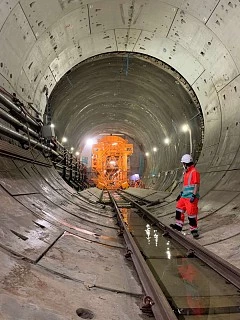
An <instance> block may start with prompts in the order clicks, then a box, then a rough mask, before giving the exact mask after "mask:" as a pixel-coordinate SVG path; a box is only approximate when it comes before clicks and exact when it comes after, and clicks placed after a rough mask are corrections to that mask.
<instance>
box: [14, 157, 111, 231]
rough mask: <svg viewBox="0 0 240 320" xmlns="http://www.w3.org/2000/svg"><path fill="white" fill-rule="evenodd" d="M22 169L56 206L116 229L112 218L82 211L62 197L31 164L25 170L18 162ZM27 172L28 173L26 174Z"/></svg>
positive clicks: (29, 179)
mask: <svg viewBox="0 0 240 320" xmlns="http://www.w3.org/2000/svg"><path fill="white" fill-rule="evenodd" d="M16 162H18V161H16ZM18 165H19V167H20V171H21V172H22V174H23V175H24V176H25V178H26V179H27V181H29V182H30V183H31V184H32V185H33V186H34V187H35V188H36V189H37V190H38V192H39V193H41V194H42V195H43V196H44V197H46V198H47V199H48V200H49V201H51V202H53V203H54V204H55V205H56V206H58V207H60V208H62V209H63V210H65V211H67V212H68V213H70V214H72V215H74V216H77V217H79V218H81V219H82V220H85V221H88V222H92V223H96V224H97V225H100V226H106V227H107V226H108V227H109V228H113V229H114V228H115V229H116V227H114V226H113V223H112V222H113V221H112V219H111V218H110V217H98V216H97V215H96V214H93V213H91V212H90V211H87V210H85V209H81V208H80V207H79V206H77V205H76V204H74V203H72V202H70V201H69V200H67V199H66V198H65V197H63V196H62V195H61V193H59V192H57V191H56V190H54V189H53V188H52V187H51V185H50V184H48V183H47V182H46V181H45V180H44V179H43V178H42V177H41V176H40V175H39V174H38V172H37V170H36V168H35V167H34V166H31V165H29V164H25V166H24V169H25V170H23V166H22V162H18ZM26 170H27V172H28V173H26Z"/></svg>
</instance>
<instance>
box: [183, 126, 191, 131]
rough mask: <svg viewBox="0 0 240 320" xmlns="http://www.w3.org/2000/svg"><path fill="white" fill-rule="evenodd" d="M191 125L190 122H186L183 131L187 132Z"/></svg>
mask: <svg viewBox="0 0 240 320" xmlns="http://www.w3.org/2000/svg"><path fill="white" fill-rule="evenodd" d="M189 129H190V128H189V125H188V124H184V125H183V126H182V131H183V132H187V131H189Z"/></svg>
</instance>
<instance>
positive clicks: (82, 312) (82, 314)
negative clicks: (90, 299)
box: [76, 308, 94, 319]
mask: <svg viewBox="0 0 240 320" xmlns="http://www.w3.org/2000/svg"><path fill="white" fill-rule="evenodd" d="M76 313H77V315H78V316H79V318H82V319H93V318H94V313H93V312H92V311H91V310H88V309H84V308H79V309H77V310H76Z"/></svg>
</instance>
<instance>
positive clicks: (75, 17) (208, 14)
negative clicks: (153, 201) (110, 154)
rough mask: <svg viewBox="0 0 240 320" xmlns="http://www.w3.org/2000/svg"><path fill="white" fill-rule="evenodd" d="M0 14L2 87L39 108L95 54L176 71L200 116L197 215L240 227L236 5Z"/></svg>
mask: <svg viewBox="0 0 240 320" xmlns="http://www.w3.org/2000/svg"><path fill="white" fill-rule="evenodd" d="M46 8H48V10H47V11H46ZM0 10H1V15H0V17H1V20H0V26H1V31H0V46H1V52H0V60H1V61H0V73H1V75H0V83H1V84H2V85H3V86H4V87H5V88H6V89H7V90H10V91H12V90H14V91H17V92H18V94H19V95H20V96H21V97H22V98H23V99H25V100H27V101H29V100H30V101H33V102H34V103H35V104H36V105H37V106H38V107H39V108H40V110H43V109H44V107H45V95H44V93H43V92H42V91H43V87H44V85H47V86H48V88H49V91H50V92H51V90H52V89H53V88H54V86H55V84H56V83H57V82H58V81H59V80H60V78H61V77H62V76H63V75H64V74H65V73H66V72H67V71H68V70H70V69H71V68H72V67H73V66H74V65H76V64H77V63H79V62H81V61H83V60H85V59H86V58H89V57H91V56H94V55H96V54H100V53H106V52H112V51H119V50H120V51H122V50H124V51H130V52H132V51H133V52H139V53H144V54H148V55H150V56H153V57H156V58H158V59H160V60H162V61H164V62H166V63H167V64H169V65H171V66H172V67H173V68H174V69H176V70H177V71H178V72H179V73H180V74H181V75H182V76H183V77H184V78H185V79H186V80H187V81H188V83H189V84H190V85H191V86H192V88H193V89H194V91H195V93H196V95H197V97H198V99H199V102H200V104H201V107H202V111H203V114H204V123H205V138H204V145H203V150H202V153H201V157H200V159H199V163H198V166H199V169H200V170H201V172H202V188H201V190H202V192H201V193H202V196H204V198H203V199H202V202H201V211H202V212H204V214H205V215H206V216H207V215H209V214H211V215H212V214H214V213H218V211H217V210H218V209H220V208H222V209H221V210H223V211H224V210H226V215H228V214H233V215H235V218H236V219H235V223H236V224H237V225H238V224H239V220H238V213H239V209H238V208H239V205H240V200H239V193H240V186H239V164H240V163H239V128H240V125H239V120H240V119H239V117H240V115H239V111H238V105H239V90H240V86H239V81H240V80H239V79H240V78H239V63H240V61H239V56H240V55H239V43H238V41H237V40H238V38H239V35H238V30H239V24H240V19H239V16H240V3H239V1H236V0H234V1H229V0H220V1H219V0H212V1H210V0H206V1H203V2H202V5H201V6H199V1H197V0H192V1H184V0H176V1H174V0H165V1H164V2H162V1H157V0H155V1H153V0H152V1H147V2H146V1H124V0H122V1H107V0H106V1H87V0H86V1H81V2H78V1H75V2H72V1H71V2H69V1H64V0H51V1H48V0H44V1H43V0H42V1H35V2H32V1H28V0H22V1H17V0H12V1H3V2H2V3H1V7H0ZM166 181H168V184H169V185H171V183H170V182H171V181H172V177H171V175H169V177H168V178H167V179H166V177H163V178H162V177H160V182H159V183H158V187H159V188H160V187H161V186H163V187H164V188H165V187H166V185H167V184H166ZM212 227H213V228H215V227H216V226H215V224H212ZM236 232H237V231H236ZM225 237H227V236H225Z"/></svg>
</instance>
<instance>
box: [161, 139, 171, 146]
mask: <svg viewBox="0 0 240 320" xmlns="http://www.w3.org/2000/svg"><path fill="white" fill-rule="evenodd" d="M163 142H164V143H165V144H167V145H169V144H170V142H171V140H170V139H169V138H165V139H164V140H163Z"/></svg>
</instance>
